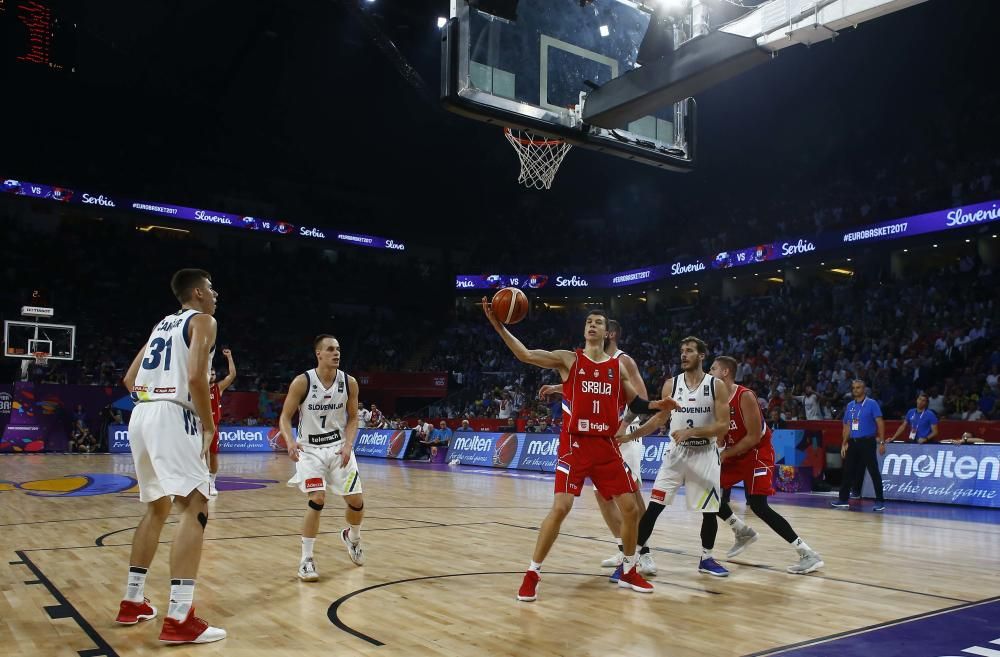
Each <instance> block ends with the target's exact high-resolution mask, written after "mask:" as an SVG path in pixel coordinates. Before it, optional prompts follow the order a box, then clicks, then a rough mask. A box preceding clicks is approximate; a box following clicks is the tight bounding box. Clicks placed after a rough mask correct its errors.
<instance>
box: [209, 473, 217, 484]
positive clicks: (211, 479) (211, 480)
mask: <svg viewBox="0 0 1000 657" xmlns="http://www.w3.org/2000/svg"><path fill="white" fill-rule="evenodd" d="M215 474H216V473H214V472H210V473H208V480H209V481H210V482H212V483H213V484H214V483H215Z"/></svg>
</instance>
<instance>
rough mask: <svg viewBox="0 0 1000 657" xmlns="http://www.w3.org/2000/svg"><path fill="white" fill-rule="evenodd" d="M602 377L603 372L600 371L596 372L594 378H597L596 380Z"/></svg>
mask: <svg viewBox="0 0 1000 657" xmlns="http://www.w3.org/2000/svg"><path fill="white" fill-rule="evenodd" d="M600 375H601V371H600V370H594V378H595V379H596V378H597V377H599V376H600Z"/></svg>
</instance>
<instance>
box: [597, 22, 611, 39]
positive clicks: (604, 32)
mask: <svg viewBox="0 0 1000 657" xmlns="http://www.w3.org/2000/svg"><path fill="white" fill-rule="evenodd" d="M600 32H601V36H602V37H606V36H608V35H609V34H611V30H609V29H608V26H607V25H602V26H601V27H600Z"/></svg>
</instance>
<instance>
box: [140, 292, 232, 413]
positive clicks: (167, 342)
mask: <svg viewBox="0 0 1000 657" xmlns="http://www.w3.org/2000/svg"><path fill="white" fill-rule="evenodd" d="M200 314H201V313H199V312H198V311H197V310H193V309H191V308H182V309H181V310H178V311H177V312H175V313H173V314H172V315H167V316H166V317H164V318H163V321H161V322H160V323H158V324H157V325H156V326H155V327H154V328H153V332H152V333H150V335H149V340H148V341H147V342H146V349H145V351H144V352H143V356H142V363H141V364H140V366H139V373H138V374H137V375H136V377H135V386H133V388H132V396H133V398H134V399H135V401H136V402H137V403H143V402H153V401H169V402H174V403H175V404H180V405H181V406H184V407H185V408H188V409H191V410H195V409H194V404H193V403H191V391H190V390H189V389H188V360H189V356H190V355H191V333H190V329H189V325H190V323H191V318H192V317H194V316H195V315H200ZM214 353H215V345H213V346H212V351H211V354H214ZM211 354H210V355H209V358H208V362H207V363H206V366H205V372H204V376H205V381H206V383H207V381H208V376H209V374H208V366H209V365H210V364H211V362H212V357H211Z"/></svg>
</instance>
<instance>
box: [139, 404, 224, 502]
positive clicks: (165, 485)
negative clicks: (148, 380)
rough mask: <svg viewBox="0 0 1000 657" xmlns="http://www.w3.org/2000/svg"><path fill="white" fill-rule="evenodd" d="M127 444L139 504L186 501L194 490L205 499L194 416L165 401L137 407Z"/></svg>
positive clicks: (198, 424)
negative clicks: (174, 497)
mask: <svg viewBox="0 0 1000 657" xmlns="http://www.w3.org/2000/svg"><path fill="white" fill-rule="evenodd" d="M128 440H129V443H130V444H131V446H132V460H133V461H135V475H136V479H138V480H139V500H140V501H141V502H153V501H155V500H158V499H160V498H161V497H165V496H167V495H179V496H181V497H187V496H188V495H190V494H191V491H193V490H196V489H197V490H198V491H199V492H200V493H201V494H202V495H204V496H205V497H206V498H207V497H208V464H207V463H205V459H203V458H202V457H201V450H202V438H201V421H199V420H198V414H197V413H195V412H194V411H192V410H190V409H187V408H184V407H183V406H181V405H180V404H175V403H173V402H168V401H156V402H143V403H141V404H136V406H135V410H134V411H132V417H131V418H130V419H129V423H128Z"/></svg>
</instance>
